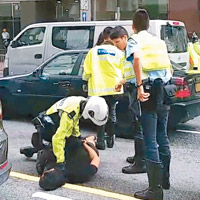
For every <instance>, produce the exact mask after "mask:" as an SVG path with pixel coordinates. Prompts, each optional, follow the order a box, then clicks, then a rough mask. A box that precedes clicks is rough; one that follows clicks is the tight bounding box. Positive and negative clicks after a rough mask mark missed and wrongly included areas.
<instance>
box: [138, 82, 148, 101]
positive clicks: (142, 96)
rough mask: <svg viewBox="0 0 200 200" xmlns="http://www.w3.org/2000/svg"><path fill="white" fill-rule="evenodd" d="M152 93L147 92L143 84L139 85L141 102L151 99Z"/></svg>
mask: <svg viewBox="0 0 200 200" xmlns="http://www.w3.org/2000/svg"><path fill="white" fill-rule="evenodd" d="M149 96H150V93H145V92H144V88H143V86H140V87H138V99H139V100H140V101H141V102H144V101H147V100H148V99H149Z"/></svg>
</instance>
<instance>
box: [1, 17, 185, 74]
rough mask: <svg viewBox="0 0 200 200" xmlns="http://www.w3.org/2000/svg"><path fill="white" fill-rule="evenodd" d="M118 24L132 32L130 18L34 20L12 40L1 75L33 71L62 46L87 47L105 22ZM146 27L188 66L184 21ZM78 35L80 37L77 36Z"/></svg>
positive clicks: (158, 22)
mask: <svg viewBox="0 0 200 200" xmlns="http://www.w3.org/2000/svg"><path fill="white" fill-rule="evenodd" d="M117 25H121V26H123V27H124V28H126V29H127V31H128V33H129V35H131V34H132V21H131V20H129V21H91V22H54V23H37V24H32V25H30V26H27V27H26V28H25V29H24V30H22V31H21V32H20V33H19V34H18V35H17V36H16V37H15V38H14V39H13V41H12V42H11V45H9V47H8V52H7V54H6V58H5V62H4V75H8V74H9V75H14V74H22V73H27V72H31V71H33V70H34V69H35V68H36V67H37V66H39V65H40V64H41V63H42V62H44V61H45V60H47V59H48V58H49V57H50V56H52V55H54V54H55V53H58V52H60V51H63V50H69V49H88V48H91V47H93V46H94V45H95V44H96V41H97V39H98V36H99V34H100V33H101V31H102V30H103V29H104V28H105V27H107V26H113V27H114V26H117ZM149 31H150V32H151V33H152V34H153V35H155V36H157V37H159V38H161V39H163V40H165V42H166V44H167V47H168V52H169V56H170V59H171V60H172V61H174V62H176V63H179V64H180V65H182V66H183V67H184V68H185V69H187V68H188V63H189V53H188V51H187V41H188V39H187V34H186V28H185V25H184V23H182V22H179V21H170V20H151V21H150V27H149ZM80 36H81V37H80Z"/></svg>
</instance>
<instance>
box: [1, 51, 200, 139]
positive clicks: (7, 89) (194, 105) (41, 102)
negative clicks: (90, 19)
mask: <svg viewBox="0 0 200 200" xmlns="http://www.w3.org/2000/svg"><path fill="white" fill-rule="evenodd" d="M87 51H88V50H69V51H66V52H60V53H58V54H56V55H54V56H52V57H51V58H50V59H48V60H47V61H46V62H44V63H43V64H41V65H40V66H39V67H38V68H37V69H35V70H34V71H33V72H31V73H28V74H24V75H17V76H7V77H4V78H1V79H0V98H1V99H2V101H3V108H4V109H3V110H4V112H5V114H6V115H8V114H9V115H17V114H18V115H26V116H31V117H34V116H36V115H37V114H38V113H39V112H41V111H44V110H46V109H47V108H49V107H50V106H51V105H52V104H53V103H54V102H56V101H58V100H59V99H61V98H63V97H66V96H72V95H75V96H78V95H80V96H87V93H86V92H84V91H83V84H84V82H83V81H82V78H81V76H82V72H83V61H84V58H85V56H86V53H87ZM175 67H176V68H175V69H176V70H175V77H174V82H175V84H176V85H177V88H178V90H177V92H176V98H175V101H174V103H173V104H172V108H171V112H170V121H169V124H170V125H171V126H173V127H176V125H177V124H178V123H180V122H186V121H188V120H190V119H192V118H194V117H196V116H198V115H199V114H200V75H191V76H190V75H187V76H186V77H184V73H183V72H182V70H180V69H181V66H179V65H177V66H175ZM127 110H128V98H127V97H123V98H120V100H119V104H118V105H117V119H118V123H117V126H118V128H117V130H118V136H121V137H127V138H129V137H131V136H130V133H131V130H128V129H129V127H130V126H129V125H130V120H129V119H127V112H126V111H127Z"/></svg>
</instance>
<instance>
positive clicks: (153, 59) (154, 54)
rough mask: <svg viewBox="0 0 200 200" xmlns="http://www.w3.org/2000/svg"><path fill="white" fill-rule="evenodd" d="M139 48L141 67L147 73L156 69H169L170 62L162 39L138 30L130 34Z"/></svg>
mask: <svg viewBox="0 0 200 200" xmlns="http://www.w3.org/2000/svg"><path fill="white" fill-rule="evenodd" d="M131 38H133V39H134V40H135V41H136V42H138V44H139V46H140V48H141V62H142V69H143V71H144V72H146V73H148V72H151V71H156V70H164V69H170V67H171V63H170V60H169V57H168V53H167V47H166V44H165V42H164V41H162V40H160V39H159V38H157V37H155V36H153V35H151V34H150V33H148V32H147V31H140V32H139V33H138V34H133V35H132V36H131Z"/></svg>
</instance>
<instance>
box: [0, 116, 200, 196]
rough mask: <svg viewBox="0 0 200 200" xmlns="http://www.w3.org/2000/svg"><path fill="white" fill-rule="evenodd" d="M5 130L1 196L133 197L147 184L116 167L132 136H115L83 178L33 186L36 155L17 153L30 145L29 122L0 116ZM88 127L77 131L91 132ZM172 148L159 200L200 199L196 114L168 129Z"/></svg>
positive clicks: (198, 121)
mask: <svg viewBox="0 0 200 200" xmlns="http://www.w3.org/2000/svg"><path fill="white" fill-rule="evenodd" d="M4 128H5V130H6V132H7V133H8V135H9V160H10V161H11V162H12V172H11V176H10V178H9V179H8V181H7V182H5V183H4V184H3V185H1V186H0V200H32V199H33V200H41V199H47V200H93V199H95V200H107V199H108V200H109V199H111V200H112V199H122V200H134V198H133V194H134V192H135V191H138V190H141V189H146V187H147V186H148V183H147V175H146V174H137V175H126V174H123V173H121V168H122V167H123V166H125V165H127V163H126V161H125V158H126V157H127V156H130V155H133V153H134V152H133V141H132V140H128V139H122V138H116V141H115V146H114V148H113V149H106V150H105V151H100V157H101V160H102V162H101V165H100V168H99V171H98V173H97V174H96V175H95V177H94V178H93V179H92V180H91V181H90V182H88V183H85V184H81V185H71V184H66V185H65V186H64V187H62V188H59V189H57V190H54V191H43V190H41V189H40V187H39V185H38V176H37V172H36V169H35V159H36V155H34V156H33V157H32V158H30V159H27V158H25V156H23V155H21V154H20V153H19V149H20V147H24V146H29V145H30V144H31V142H30V138H31V134H32V133H33V132H34V131H35V129H34V126H33V125H32V124H31V123H30V122H29V121H25V120H20V121H15V120H6V121H4ZM92 133H93V132H92V131H91V130H90V129H88V128H83V129H82V134H83V135H87V134H92ZM169 136H170V142H171V151H172V163H171V189H170V190H165V191H164V200H200V117H198V118H196V119H194V120H192V121H189V122H188V123H185V124H182V125H179V127H178V130H177V131H173V132H170V134H169Z"/></svg>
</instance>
